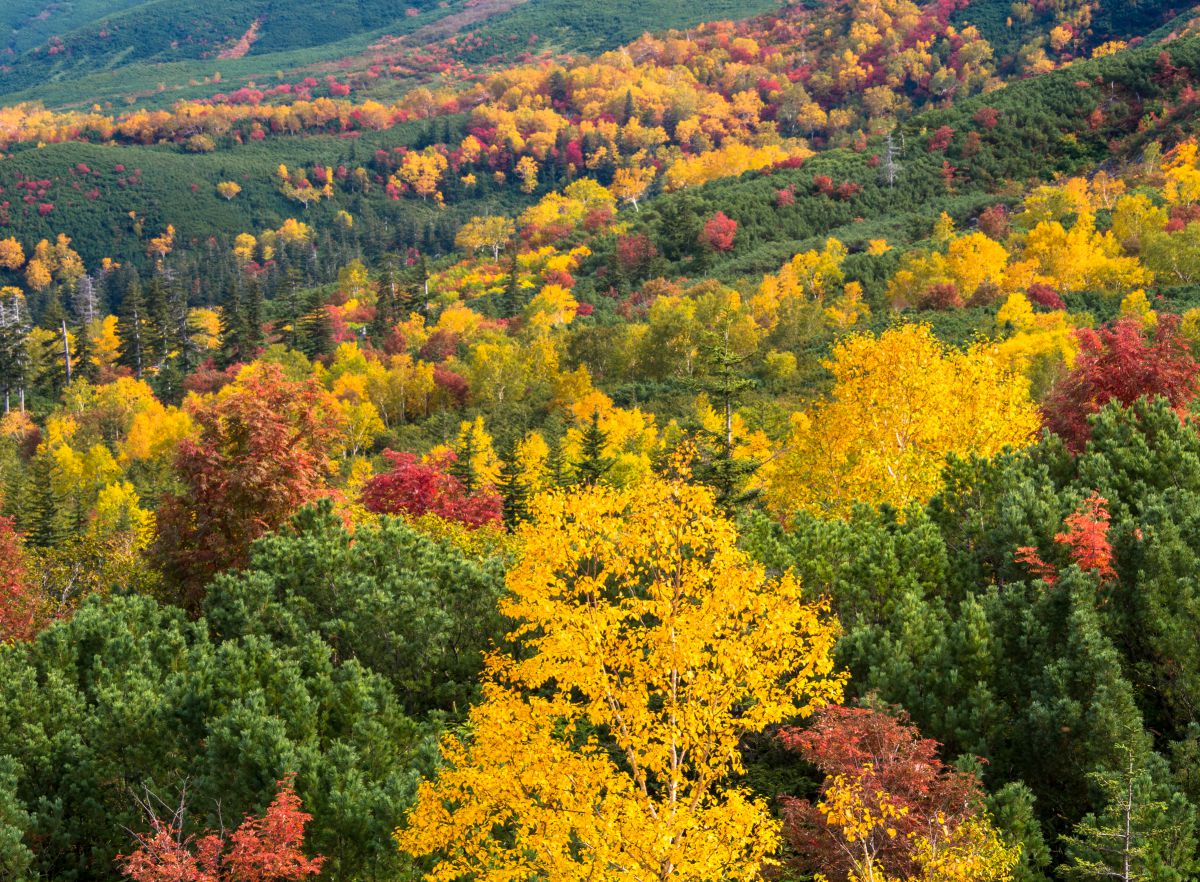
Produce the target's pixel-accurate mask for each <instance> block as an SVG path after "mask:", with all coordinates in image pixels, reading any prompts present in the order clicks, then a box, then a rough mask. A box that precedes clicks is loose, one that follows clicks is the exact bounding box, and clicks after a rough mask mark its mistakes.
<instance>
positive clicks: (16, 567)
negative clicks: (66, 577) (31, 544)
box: [0, 518, 42, 643]
mask: <svg viewBox="0 0 1200 882" xmlns="http://www.w3.org/2000/svg"><path fill="white" fill-rule="evenodd" d="M0 561H2V562H3V566H2V567H0V643H7V642H8V641H10V640H29V639H31V638H32V637H33V636H34V635H35V634H36V633H37V626H38V622H39V619H40V615H39V613H40V612H41V610H42V604H41V603H40V602H39V598H38V593H37V587H36V586H35V585H34V584H33V581H32V580H31V579H30V578H29V575H28V572H27V571H26V566H25V553H24V551H23V550H22V548H21V541H20V537H18V536H17V533H16V531H15V530H14V529H13V522H12V521H11V520H10V519H9V518H0Z"/></svg>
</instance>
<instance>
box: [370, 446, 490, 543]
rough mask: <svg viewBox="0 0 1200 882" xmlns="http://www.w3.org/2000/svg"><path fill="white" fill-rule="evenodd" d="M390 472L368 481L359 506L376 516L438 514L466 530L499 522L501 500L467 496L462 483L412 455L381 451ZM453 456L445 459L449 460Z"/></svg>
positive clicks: (479, 494)
mask: <svg viewBox="0 0 1200 882" xmlns="http://www.w3.org/2000/svg"><path fill="white" fill-rule="evenodd" d="M384 456H386V457H387V458H388V459H390V460H391V461H392V469H391V471H389V472H385V473H384V474H382V475H376V476H375V477H373V478H371V480H369V481H368V482H367V483H366V485H365V486H364V487H363V492H362V504H363V505H364V506H365V507H366V508H367V510H368V511H373V512H376V513H378V514H409V515H412V516H414V517H420V516H421V515H425V514H433V515H437V516H438V517H440V518H445V519H446V520H451V521H458V522H460V523H463V524H466V525H467V526H468V527H481V526H484V525H485V524H499V523H500V522H501V512H502V503H501V500H500V497H499V496H498V495H496V494H495V493H492V492H489V491H487V490H477V491H475V492H474V493H468V492H467V491H466V489H465V488H464V487H463V484H462V482H461V481H460V480H459V479H458V478H456V477H454V475H451V474H449V473H448V472H447V471H446V470H445V469H444V468H442V467H439V466H438V465H433V464H429V463H423V462H421V461H420V460H418V459H417V457H416V456H414V455H413V454H411V453H397V452H396V451H394V450H387V451H384ZM453 457H454V454H453V453H451V454H449V456H448V460H452V459H453Z"/></svg>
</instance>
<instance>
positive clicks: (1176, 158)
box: [1163, 138, 1200, 205]
mask: <svg viewBox="0 0 1200 882" xmlns="http://www.w3.org/2000/svg"><path fill="white" fill-rule="evenodd" d="M1164 159H1165V162H1164V172H1165V174H1164V178H1165V180H1164V183H1163V195H1164V196H1165V197H1166V199H1167V201H1168V202H1169V203H1171V204H1173V205H1191V204H1192V203H1194V202H1196V201H1197V200H1200V168H1197V167H1196V159H1197V148H1196V140H1195V139H1194V138H1189V139H1188V140H1186V141H1184V142H1182V143H1180V144H1178V145H1176V147H1175V148H1174V149H1172V150H1171V151H1170V152H1169V153H1168V154H1167V155H1166V156H1165V157H1164Z"/></svg>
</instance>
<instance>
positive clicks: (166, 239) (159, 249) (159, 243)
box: [146, 224, 175, 261]
mask: <svg viewBox="0 0 1200 882" xmlns="http://www.w3.org/2000/svg"><path fill="white" fill-rule="evenodd" d="M174 247H175V227H173V226H171V225H170V224H167V229H166V230H165V231H164V232H163V233H162V234H161V235H159V236H154V237H153V238H152V239H151V240H150V244H149V245H147V246H146V253H147V254H148V255H150V257H153V258H154V259H155V260H158V261H161V260H162V259H163V258H165V257H166V256H167V255H168V254H170V253H171V249H173V248H174Z"/></svg>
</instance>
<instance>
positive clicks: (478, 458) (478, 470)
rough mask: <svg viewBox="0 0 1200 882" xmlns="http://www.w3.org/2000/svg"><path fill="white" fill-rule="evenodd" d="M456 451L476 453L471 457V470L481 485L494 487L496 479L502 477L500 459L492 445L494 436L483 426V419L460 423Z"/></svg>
mask: <svg viewBox="0 0 1200 882" xmlns="http://www.w3.org/2000/svg"><path fill="white" fill-rule="evenodd" d="M454 449H455V450H458V451H460V452H461V451H463V450H472V451H474V452H473V454H472V456H471V469H472V473H473V474H474V475H475V479H476V481H477V482H478V483H479V484H480V485H483V486H492V485H494V484H495V483H496V478H497V477H498V476H499V475H500V459H499V457H497V456H496V448H495V447H494V446H493V445H492V436H491V435H490V434H488V431H487V428H486V427H485V426H484V424H483V417H481V416H477V417H475V419H474V420H471V421H467V420H463V422H461V423H459V426H458V437H457V438H455V440H454Z"/></svg>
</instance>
